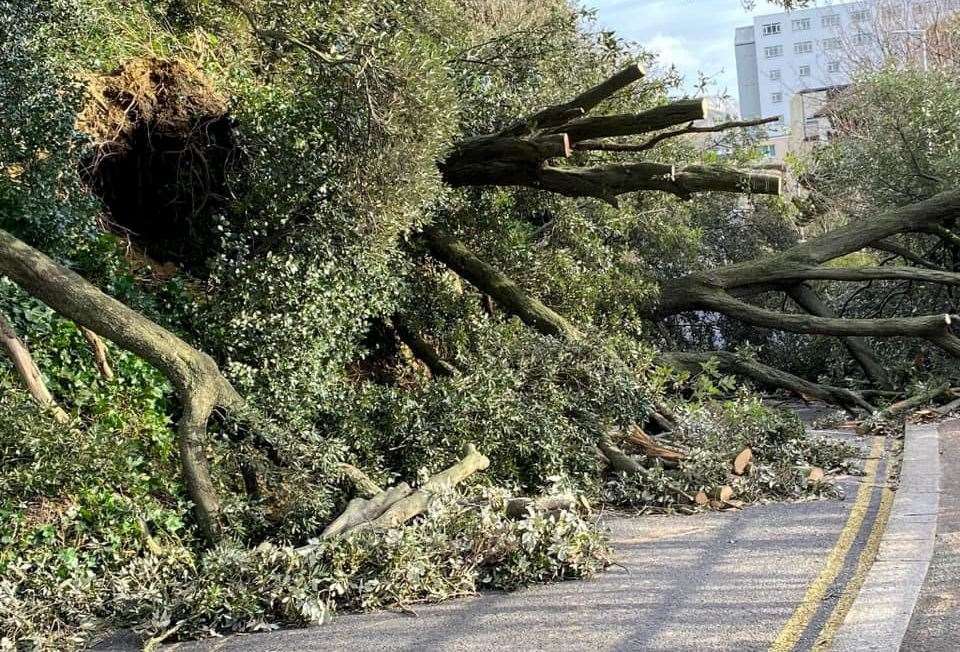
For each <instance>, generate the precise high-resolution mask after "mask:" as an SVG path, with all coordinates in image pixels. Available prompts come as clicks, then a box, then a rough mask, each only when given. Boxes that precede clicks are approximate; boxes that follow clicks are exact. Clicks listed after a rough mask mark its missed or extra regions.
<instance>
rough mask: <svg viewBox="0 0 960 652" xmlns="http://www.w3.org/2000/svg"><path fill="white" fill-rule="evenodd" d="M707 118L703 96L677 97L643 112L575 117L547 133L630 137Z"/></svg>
mask: <svg viewBox="0 0 960 652" xmlns="http://www.w3.org/2000/svg"><path fill="white" fill-rule="evenodd" d="M706 117H707V101H706V99H693V100H679V101H677V102H671V103H670V104H664V105H663V106H658V107H654V108H652V109H649V110H647V111H644V112H642V113H625V114H621V115H604V116H596V117H590V116H586V117H583V118H575V119H573V120H570V121H568V122H565V123H563V124H561V125H559V126H557V127H553V128H552V129H547V130H546V133H565V134H567V136H569V137H570V142H571V143H578V142H580V141H582V140H587V139H591V138H612V137H615V136H632V135H635V134H646V133H650V132H652V131H660V130H661V129H667V128H669V127H674V126H676V125H682V124H686V123H688V122H694V121H696V120H703V119H704V118H706Z"/></svg>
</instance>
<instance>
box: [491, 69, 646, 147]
mask: <svg viewBox="0 0 960 652" xmlns="http://www.w3.org/2000/svg"><path fill="white" fill-rule="evenodd" d="M643 74H644V73H643V68H641V67H640V66H639V65H637V64H635V63H632V64H630V65H629V66H627V67H626V68H624V69H623V70H621V71H620V72H618V73H616V74H615V75H613V76H611V77H610V78H609V79H607V80H605V81H603V82H601V83H600V84H597V85H596V86H594V87H593V88H589V89H587V90H585V91H584V92H582V93H580V94H579V95H577V96H576V97H575V98H573V99H572V100H570V101H569V102H565V103H563V104H558V105H555V106H550V107H547V108H546V109H543V110H541V111H538V112H537V113H534V114H533V115H531V116H528V117H526V118H524V119H522V120H517V121H516V122H514V123H513V124H511V125H510V126H509V127H507V128H506V129H503V130H502V131H501V132H500V133H499V134H497V135H498V136H521V135H523V134H527V133H530V132H532V131H534V130H538V129H545V128H547V127H554V126H556V125H561V124H563V123H565V122H567V121H568V120H570V119H571V118H576V117H579V116H582V115H584V114H586V113H589V112H590V111H591V110H592V109H593V108H594V107H595V106H597V105H598V104H600V102H602V101H603V100H605V99H607V98H608V97H610V96H611V95H613V94H614V93H616V92H617V91H620V90H622V89H624V88H626V87H627V86H629V85H630V84H632V83H633V82H635V81H637V80H638V79H640V78H642V77H643Z"/></svg>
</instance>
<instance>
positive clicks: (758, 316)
mask: <svg viewBox="0 0 960 652" xmlns="http://www.w3.org/2000/svg"><path fill="white" fill-rule="evenodd" d="M641 76H642V73H641V72H640V71H639V70H638V69H634V68H629V69H626V70H624V71H621V72H620V73H618V74H617V75H615V76H614V77H612V78H611V79H609V80H607V82H604V83H603V84H600V85H598V86H597V87H594V88H592V89H590V90H588V91H587V92H586V93H585V94H584V95H583V96H578V98H575V99H574V100H571V101H570V102H568V103H566V104H563V105H557V106H555V107H549V108H547V109H544V110H543V111H541V112H538V113H536V114H534V115H533V116H531V117H529V118H526V119H521V120H518V121H517V122H515V123H514V124H513V125H512V126H511V127H510V128H509V129H508V130H506V131H504V132H500V133H498V134H493V135H489V136H481V137H478V138H473V139H468V140H466V141H463V142H461V143H457V144H456V146H455V147H454V148H453V150H452V152H451V154H450V155H449V156H448V157H447V158H446V159H445V160H444V161H442V162H441V163H440V164H439V167H440V170H441V174H442V176H443V178H444V179H445V180H446V181H447V183H449V184H450V185H452V186H485V185H499V186H526V187H532V188H538V189H540V190H544V191H548V192H555V193H558V194H561V195H567V196H574V197H593V198H598V199H601V200H603V201H607V202H610V203H615V201H616V197H617V196H618V195H620V194H623V193H628V192H636V191H647V190H660V191H665V192H670V193H673V194H675V195H678V196H680V197H688V196H690V195H691V194H692V193H695V192H701V191H731V192H752V193H764V194H778V193H779V192H780V177H779V176H777V175H769V174H762V173H758V172H756V171H751V170H745V171H741V170H732V169H727V168H721V167H715V168H709V169H705V168H702V167H699V166H687V167H681V168H679V169H678V168H676V167H675V166H672V165H666V164H662V163H652V162H645V161H643V162H632V163H624V164H603V165H598V166H593V167H563V166H560V167H557V166H551V165H549V164H547V161H548V159H551V158H565V157H568V156H569V155H570V154H571V152H572V151H573V150H578V149H580V150H598V151H605V152H629V153H636V152H643V151H646V150H648V149H650V147H652V146H653V145H655V144H656V143H657V142H660V141H662V140H664V139H666V138H670V137H676V136H681V135H683V134H685V133H691V131H693V128H692V124H691V123H692V122H693V121H696V120H700V119H703V118H704V117H705V113H704V103H703V102H702V101H699V100H682V101H679V102H674V103H670V104H668V105H665V106H662V107H657V108H654V109H651V110H648V111H646V112H643V113H640V114H635V115H615V116H598V117H590V116H586V115H582V114H583V113H586V112H589V111H590V110H591V109H593V108H595V107H596V106H597V105H598V104H599V101H600V99H603V98H602V97H601V96H604V97H609V96H610V95H612V94H613V93H614V92H616V91H618V90H620V89H622V88H624V87H625V86H626V85H628V84H629V83H632V82H633V81H636V80H637V79H639V78H640V77H641ZM581 97H589V101H581V99H580V98H581ZM759 122H763V121H759ZM682 124H686V125H687V127H684V128H680V129H673V130H670V131H664V132H662V133H660V134H658V135H657V136H655V137H654V138H653V139H648V141H644V142H642V143H638V144H631V143H609V142H607V140H606V139H609V138H614V137H620V136H628V135H636V134H644V133H648V132H653V131H658V130H663V129H668V128H669V127H674V126H676V125H682ZM731 125H733V126H740V125H739V124H734V123H731ZM723 127H724V126H723V125H720V126H718V127H717V128H718V129H722V128H723ZM558 136H560V137H562V138H560V139H558ZM505 138H506V139H513V140H511V141H510V143H512V144H509V143H507V142H506V141H505V140H504V139H505ZM654 139H655V142H652V143H651V140H654ZM521 141H522V143H523V145H522V146H521V144H520V142H521ZM520 151H522V152H523V153H524V154H523V155H522V156H521V155H520V154H518V153H516V152H520ZM509 152H514V153H513V154H511V153H509ZM958 212H960V191H948V192H943V193H941V194H939V195H936V196H934V197H932V198H930V199H927V200H923V201H919V202H916V203H914V204H911V205H908V206H905V207H902V208H897V209H893V210H890V211H888V212H886V213H884V214H882V215H878V216H874V217H869V218H865V219H861V220H858V221H855V222H852V223H850V224H847V225H845V226H842V227H839V228H836V229H834V230H832V231H829V232H827V233H824V234H823V235H820V236H818V237H815V238H812V239H810V240H808V241H806V242H801V243H799V244H797V245H795V246H793V247H791V248H789V249H786V250H783V251H780V252H776V253H773V254H770V255H767V256H764V257H762V258H758V259H756V260H752V261H747V262H743V263H738V264H732V265H727V266H725V267H720V268H717V269H710V270H704V271H697V272H693V273H690V274H687V275H685V276H681V277H678V278H673V279H663V280H661V281H660V282H659V283H660V292H659V299H658V301H656V302H652V303H650V304H649V305H642V306H638V308H639V310H640V311H641V313H642V314H644V315H645V316H646V317H647V318H648V319H650V320H653V321H660V320H663V319H666V318H669V317H672V316H674V315H678V314H681V313H689V312H698V311H708V312H715V313H721V314H723V315H726V316H728V317H732V318H734V319H736V320H739V321H742V322H744V323H747V324H751V325H753V326H758V327H762V328H768V329H772V330H780V331H787V332H792V333H799V334H808V335H826V336H832V337H839V338H842V340H843V343H844V345H845V346H846V348H847V350H848V351H849V352H850V354H851V355H852V356H853V358H854V359H855V360H856V361H857V362H858V364H859V365H860V366H861V367H862V368H863V370H864V373H865V375H866V376H867V378H868V379H869V380H870V381H871V382H872V383H874V384H875V385H876V386H877V387H878V388H881V389H889V388H890V379H889V377H888V374H887V373H886V370H884V369H883V367H882V365H881V364H880V363H879V362H878V360H877V358H876V356H875V354H874V353H873V352H872V351H871V350H870V348H869V345H868V344H867V343H866V341H865V339H864V338H868V337H873V338H891V337H912V338H921V339H923V340H926V341H927V342H929V343H930V344H932V345H934V346H936V347H939V348H940V349H942V350H943V351H944V352H946V353H947V354H949V355H951V356H954V357H960V339H958V338H957V337H956V336H955V335H954V334H953V331H952V326H953V321H954V319H955V317H954V316H953V315H950V314H941V315H926V316H909V317H893V318H873V319H847V318H842V317H839V316H837V314H836V313H835V311H834V310H833V309H832V308H831V307H830V306H829V305H827V304H826V303H825V302H824V301H823V300H822V299H821V298H820V297H819V296H818V294H817V293H816V291H815V290H814V289H813V287H812V286H811V285H810V283H812V282H816V281H826V280H828V281H837V282H861V281H863V282H869V281H874V280H909V281H915V282H922V283H932V284H940V285H947V286H956V285H958V284H960V273H956V272H952V271H946V270H941V269H931V268H930V266H931V263H929V261H927V260H926V259H925V258H922V257H918V256H916V255H914V254H912V253H911V252H910V251H909V250H907V249H906V248H904V247H902V246H901V245H899V244H897V243H896V242H895V238H896V237H898V236H901V235H905V234H917V233H927V234H934V235H935V236H937V237H939V238H941V239H946V240H948V241H950V242H953V241H955V240H960V236H957V234H955V233H954V232H953V231H952V230H951V228H952V227H953V226H954V220H955V217H956V215H957V214H958ZM424 236H425V237H424V241H425V243H426V246H427V248H428V249H429V250H430V252H431V253H432V254H433V255H434V256H435V257H436V258H437V259H439V260H441V261H442V262H444V263H445V264H446V265H447V266H448V267H450V269H452V270H453V271H454V272H456V273H457V274H459V275H460V276H461V277H463V278H464V279H465V280H467V281H468V282H470V283H472V284H473V285H474V286H476V287H477V288H478V289H479V290H480V291H481V292H483V293H484V294H486V295H487V296H489V297H491V298H492V299H493V300H494V301H496V302H497V303H499V304H500V305H501V306H502V307H503V308H504V309H505V310H507V311H508V312H510V313H512V314H514V315H516V316H517V317H519V318H520V319H521V320H522V321H523V322H524V323H526V324H527V325H529V326H531V327H532V328H535V329H537V330H538V331H540V332H542V333H545V334H548V335H552V336H555V337H560V338H563V339H569V340H577V339H579V338H581V337H582V333H581V332H580V330H579V329H578V328H577V326H576V325H574V324H572V323H571V322H570V321H569V320H568V319H566V318H565V317H564V316H562V315H560V314H558V313H557V312H556V311H554V310H552V309H551V308H549V307H548V306H546V305H544V304H543V303H542V302H541V301H539V300H538V299H537V298H536V297H535V296H532V295H530V294H529V293H527V292H525V291H524V290H522V289H521V288H520V287H519V285H518V284H517V283H516V282H514V281H513V280H512V279H510V278H509V277H508V276H507V275H506V274H504V273H503V272H501V271H500V270H498V269H497V268H496V267H495V266H494V265H491V264H490V263H488V262H486V261H484V260H482V259H481V258H480V257H479V256H477V255H476V254H475V253H473V252H472V251H471V250H470V249H469V247H468V246H467V245H466V244H465V243H464V242H462V241H460V240H458V239H456V238H453V237H451V236H449V235H446V234H444V233H442V232H439V231H438V230H436V229H429V230H427V231H426V232H425V234H424ZM871 248H873V249H878V250H883V251H889V252H892V253H894V254H896V255H899V256H900V257H902V258H904V259H905V260H906V261H907V262H914V263H917V264H918V265H920V266H918V267H912V266H887V265H878V266H875V267H856V268H844V267H834V266H830V265H829V263H830V262H831V261H834V260H836V259H838V258H841V257H843V256H846V255H848V254H852V253H855V252H858V251H861V250H864V249H871ZM767 293H781V294H783V295H786V296H789V297H790V298H792V299H793V301H794V302H795V303H796V304H797V305H798V306H799V307H800V308H801V309H802V310H803V311H804V312H805V313H806V314H798V313H790V312H784V311H774V310H770V309H767V308H765V307H762V306H760V305H756V304H754V303H751V302H750V301H749V300H750V299H754V298H757V297H760V296H762V295H764V294H767ZM673 361H674V362H675V363H678V364H681V365H687V366H688V364H689V363H691V362H694V361H696V362H699V359H697V358H696V356H694V357H689V358H686V359H684V358H681V357H674V358H673ZM721 361H722V362H723V364H724V365H726V366H727V367H728V368H730V369H732V370H733V371H734V372H735V373H738V374H739V375H745V376H748V377H751V378H752V379H753V380H755V381H757V382H760V383H761V384H765V385H767V386H776V387H780V388H785V389H790V390H791V391H795V392H797V393H802V394H806V395H809V396H815V397H818V398H822V399H824V400H828V401H830V402H834V403H838V404H840V405H843V406H845V407H853V408H857V409H865V410H872V406H871V405H870V404H869V403H868V402H867V401H866V400H865V399H863V397H862V396H859V395H856V394H853V393H851V392H848V391H846V390H843V389H841V388H836V387H828V386H823V385H817V384H814V383H809V382H807V381H803V380H802V379H799V378H797V377H796V376H793V375H791V374H784V373H783V372H780V371H779V370H775V369H772V368H769V367H765V366H764V365H760V364H759V363H754V362H747V361H744V360H741V359H739V358H736V357H730V356H729V355H724V356H722V358H721Z"/></svg>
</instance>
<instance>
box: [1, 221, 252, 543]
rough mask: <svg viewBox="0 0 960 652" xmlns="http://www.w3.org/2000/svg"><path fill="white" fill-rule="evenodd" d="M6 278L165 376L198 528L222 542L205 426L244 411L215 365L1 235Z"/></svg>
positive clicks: (94, 289)
mask: <svg viewBox="0 0 960 652" xmlns="http://www.w3.org/2000/svg"><path fill="white" fill-rule="evenodd" d="M0 274H5V275H6V276H8V277H9V278H10V279H11V280H13V281H14V282H15V283H17V284H18V285H19V286H20V287H22V288H23V289H24V290H26V291H27V292H28V293H30V294H31V295H33V296H34V297H36V298H37V299H39V300H40V301H42V302H43V303H45V304H47V305H48V306H49V307H50V308H52V309H53V310H54V311H55V312H57V313H59V314H60V315H62V316H63V317H66V318H67V319H70V320H71V321H73V322H75V323H76V324H77V325H79V326H81V327H83V328H88V329H90V330H91V331H93V332H94V333H97V334H98V335H101V336H103V337H106V338H107V339H109V340H111V341H112V342H114V343H115V344H117V345H118V346H120V347H122V348H124V349H126V350H128V351H130V352H132V353H134V354H136V355H138V356H140V357H141V358H143V359H144V360H146V361H147V362H149V363H150V364H152V365H154V366H155V367H157V368H158V369H159V370H160V371H162V372H163V374H164V375H165V376H166V377H167V379H168V380H169V381H170V383H171V384H172V385H173V387H174V390H175V391H176V393H177V396H178V397H179V398H180V401H181V403H182V404H183V416H182V417H181V419H180V422H179V424H178V428H177V430H178V437H177V439H178V442H177V445H178V449H179V451H180V462H181V466H182V469H183V475H184V481H185V484H186V485H187V491H188V493H189V495H190V498H191V500H192V501H193V503H194V510H195V513H196V518H197V524H198V526H199V528H200V531H201V532H202V533H203V535H204V536H205V537H206V538H207V539H208V540H210V541H215V540H216V539H218V538H219V535H220V519H219V514H220V501H219V499H218V497H217V493H216V491H215V489H214V485H213V481H212V479H211V477H210V472H209V469H208V467H207V461H206V458H205V456H204V452H203V448H204V445H205V443H206V425H207V420H208V419H209V417H210V414H211V412H212V411H213V409H214V408H215V407H221V408H225V409H226V410H233V411H236V412H241V413H242V412H244V411H245V405H244V402H243V400H242V399H241V398H240V395H239V394H237V392H236V390H234V388H233V386H231V385H230V383H229V382H228V381H227V380H226V379H225V378H224V377H223V376H222V375H221V373H220V370H219V369H218V368H217V365H216V363H215V362H214V361H213V359H212V358H211V357H210V356H208V355H207V354H205V353H203V352H201V351H198V350H196V349H194V348H193V347H191V346H190V345H189V344H187V343H186V342H184V341H183V340H181V339H180V338H179V337H177V336H176V335H174V334H173V333H171V332H170V331H168V330H166V329H165V328H163V327H161V326H159V325H157V324H155V323H154V322H152V321H150V320H149V319H147V318H146V317H144V316H143V315H141V314H139V313H137V312H136V311H134V310H131V309H130V308H128V307H127V306H125V305H123V304H122V303H120V302H119V301H117V300H116V299H114V298H112V297H110V296H108V295H106V294H104V293H103V292H101V291H100V290H98V289H97V288H96V287H94V286H93V285H92V284H91V283H89V282H88V281H86V280H85V279H83V278H82V277H80V276H79V275H77V274H76V273H74V272H72V271H71V270H69V269H67V268H66V267H64V266H62V265H60V264H58V263H56V262H54V261H53V260H51V259H50V258H48V257H47V256H45V255H44V254H42V253H40V252H39V251H37V250H36V249H33V248H32V247H30V246H28V245H27V244H25V243H23V242H21V241H20V240H17V239H16V238H14V237H13V236H12V235H10V234H9V233H7V232H6V231H3V230H0Z"/></svg>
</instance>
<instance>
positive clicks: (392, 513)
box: [369, 444, 490, 529]
mask: <svg viewBox="0 0 960 652" xmlns="http://www.w3.org/2000/svg"><path fill="white" fill-rule="evenodd" d="M488 466H490V460H489V459H487V457H486V456H485V455H482V454H481V453H479V452H477V449H476V448H475V447H474V446H473V444H468V445H467V446H466V447H465V449H464V452H463V458H462V459H461V460H460V461H459V462H457V463H456V464H454V465H453V466H451V467H450V468H449V469H446V470H445V471H441V472H440V473H438V474H437V475H435V476H433V477H432V478H430V479H429V480H427V481H426V482H425V483H423V486H421V487H420V488H418V489H417V490H416V491H414V492H413V493H411V494H410V495H408V496H406V497H404V498H401V499H400V500H398V501H396V502H395V503H393V504H392V505H390V507H388V508H387V509H386V510H385V511H384V512H383V514H381V515H380V516H379V517H377V518H376V519H374V520H372V521H370V522H369V527H371V528H375V529H388V528H393V527H397V526H398V525H402V524H403V523H406V522H407V521H409V520H410V519H411V518H413V517H414V516H418V515H419V514H422V513H423V512H425V511H427V509H428V508H429V507H430V504H431V503H432V502H433V501H434V499H436V497H437V496H438V495H440V494H444V493H448V492H450V491H451V490H452V489H453V488H454V487H455V486H456V485H457V484H459V483H460V482H462V481H463V480H465V479H466V478H468V477H470V476H471V475H473V474H474V473H476V472H477V471H482V470H483V469H485V468H487V467H488Z"/></svg>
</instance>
